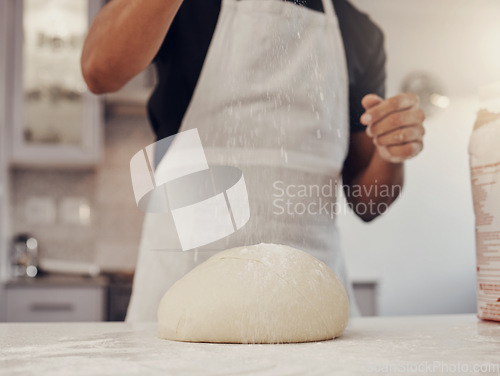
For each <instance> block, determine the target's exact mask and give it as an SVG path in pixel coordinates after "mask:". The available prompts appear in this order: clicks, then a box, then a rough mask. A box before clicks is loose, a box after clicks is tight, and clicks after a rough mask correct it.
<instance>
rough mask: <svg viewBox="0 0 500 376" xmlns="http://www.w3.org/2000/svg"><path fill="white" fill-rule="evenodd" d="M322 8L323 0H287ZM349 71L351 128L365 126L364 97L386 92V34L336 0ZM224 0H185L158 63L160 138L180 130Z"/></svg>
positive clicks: (154, 107) (154, 101)
mask: <svg viewBox="0 0 500 376" xmlns="http://www.w3.org/2000/svg"><path fill="white" fill-rule="evenodd" d="M286 1H293V2H296V3H298V4H299V5H303V6H307V7H308V8H311V9H313V10H316V11H319V12H323V6H322V3H321V0H286ZM332 1H333V5H334V7H335V11H336V13H337V18H338V20H339V26H340V31H341V34H342V39H343V41H344V49H345V54H346V59H347V67H348V73H349V103H350V119H351V132H357V131H363V130H364V129H365V127H364V126H362V125H361V124H360V122H359V118H360V116H361V115H362V114H363V112H364V109H363V107H362V106H361V99H362V98H363V96H365V95H366V94H369V93H375V94H378V95H380V96H381V97H384V95H385V77H386V75H385V61H386V55H385V51H384V35H383V33H382V31H381V30H380V29H379V28H378V27H377V26H376V25H375V24H374V23H373V22H372V21H371V20H370V19H369V18H368V16H367V15H366V14H364V13H361V12H360V11H359V10H357V9H356V8H355V7H354V6H353V5H352V4H350V3H349V2H348V1H347V0H332ZM220 7H221V0H184V2H183V4H182V5H181V7H180V9H179V11H178V13H177V15H176V17H175V19H174V21H173V22H172V25H171V27H170V29H169V31H168V33H167V36H166V37H165V40H164V41H163V44H162V46H161V47H160V50H159V51H158V54H157V55H156V57H155V59H154V63H155V66H156V69H157V73H158V84H157V86H156V88H155V90H154V92H153V94H152V96H151V98H150V100H149V103H148V113H149V118H150V122H151V125H152V127H153V130H154V132H155V133H156V136H157V138H158V139H162V138H165V137H168V136H170V135H173V134H175V133H177V131H178V130H179V127H180V125H181V122H182V118H183V117H184V114H185V112H186V109H187V107H188V105H189V102H190V101H191V97H192V95H193V92H194V89H195V86H196V83H197V81H198V78H199V76H200V72H201V69H202V66H203V62H204V61H205V56H206V54H207V51H208V47H209V45H210V41H211V40H212V36H213V33H214V31H215V25H216V23H217V19H218V17H219V11H220Z"/></svg>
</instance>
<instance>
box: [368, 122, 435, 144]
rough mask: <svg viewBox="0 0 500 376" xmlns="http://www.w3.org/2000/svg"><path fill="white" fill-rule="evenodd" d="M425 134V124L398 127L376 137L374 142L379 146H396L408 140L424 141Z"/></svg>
mask: <svg viewBox="0 0 500 376" xmlns="http://www.w3.org/2000/svg"><path fill="white" fill-rule="evenodd" d="M424 135H425V128H424V126H423V125H422V124H418V125H415V126H409V127H402V128H398V129H396V130H394V131H392V132H388V133H385V134H383V135H381V136H378V137H375V138H374V142H375V145H377V146H394V145H401V144H405V143H408V142H416V141H422V138H423V136H424Z"/></svg>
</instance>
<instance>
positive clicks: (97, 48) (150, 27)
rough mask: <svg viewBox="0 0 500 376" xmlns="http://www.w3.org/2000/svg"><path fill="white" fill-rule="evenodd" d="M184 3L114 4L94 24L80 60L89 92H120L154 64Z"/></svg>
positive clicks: (130, 0) (120, 0)
mask: <svg viewBox="0 0 500 376" xmlns="http://www.w3.org/2000/svg"><path fill="white" fill-rule="evenodd" d="M182 1H183V0H112V1H111V2H110V3H108V4H107V5H106V6H105V7H103V9H102V10H101V11H100V12H99V14H98V15H97V17H96V18H95V20H94V22H93V23H92V25H91V27H90V30H89V33H88V35H87V39H86V41H85V45H84V46H83V52H82V57H81V67H82V73H83V77H84V79H85V82H86V83H87V86H88V87H89V89H90V91H92V92H93V93H95V94H103V93H108V92H113V91H117V90H119V89H120V88H122V87H123V86H124V85H125V84H126V83H127V82H128V81H129V80H130V79H132V78H133V77H134V76H136V75H137V74H139V73H140V72H141V71H143V70H144V69H145V68H146V67H147V66H148V65H149V64H150V63H151V61H152V60H153V58H154V56H155V55H156V53H157V52H158V50H159V49H160V46H161V44H162V42H163V39H164V38H165V35H166V34H167V31H168V29H169V28H170V25H171V24H172V20H173V19H174V17H175V15H176V13H177V11H178V10H179V7H180V6H181V4H182Z"/></svg>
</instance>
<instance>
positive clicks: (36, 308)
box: [30, 303, 74, 312]
mask: <svg viewBox="0 0 500 376" xmlns="http://www.w3.org/2000/svg"><path fill="white" fill-rule="evenodd" d="M73 309H74V307H73V304H69V303H33V304H31V305H30V310H31V311H33V312H69V311H73Z"/></svg>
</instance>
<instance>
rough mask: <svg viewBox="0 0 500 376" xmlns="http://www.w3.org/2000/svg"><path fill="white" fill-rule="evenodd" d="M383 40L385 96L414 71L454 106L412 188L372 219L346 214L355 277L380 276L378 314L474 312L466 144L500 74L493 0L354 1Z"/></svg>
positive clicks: (434, 128)
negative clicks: (482, 95) (436, 84)
mask: <svg viewBox="0 0 500 376" xmlns="http://www.w3.org/2000/svg"><path fill="white" fill-rule="evenodd" d="M352 2H353V3H355V4H356V6H358V7H359V8H360V9H361V10H364V11H366V12H367V13H369V14H370V16H371V18H372V19H373V20H375V22H376V23H377V24H378V25H380V26H381V27H382V28H383V30H384V32H385V36H386V50H387V53H388V65H387V70H388V81H387V83H388V95H389V96H392V95H394V94H396V93H397V92H398V91H399V87H400V83H401V82H402V80H403V78H404V77H405V76H406V75H407V74H408V73H410V72H412V71H415V70H419V71H427V72H430V73H432V74H433V75H434V76H436V77H437V78H438V79H439V81H440V82H441V84H442V85H443V87H444V89H445V93H446V94H447V95H448V96H449V97H450V98H451V106H450V107H449V108H448V109H446V110H443V111H441V112H439V113H437V114H435V115H434V116H432V117H430V118H429V119H428V120H427V121H426V124H425V126H426V129H427V135H426V137H425V142H426V146H425V150H424V152H423V153H422V155H421V156H419V157H418V158H416V159H415V160H412V161H410V162H409V163H407V170H406V188H405V191H404V193H403V195H402V197H401V198H400V199H399V200H398V201H397V202H396V204H394V206H393V207H392V208H391V210H390V212H388V213H387V214H386V215H384V216H383V217H382V218H380V219H378V220H376V221H375V222H373V223H370V224H364V223H361V222H360V221H359V220H358V219H357V218H355V217H354V216H353V215H352V214H351V213H348V214H346V215H344V216H342V217H341V218H340V221H339V222H340V227H341V229H342V234H343V246H344V249H345V250H346V257H347V262H348V267H349V270H350V272H351V276H352V277H355V278H374V279H378V280H379V282H380V293H379V311H380V314H381V315H399V314H438V313H465V312H474V311H475V254H474V252H475V248H474V247H475V246H474V218H473V211H472V200H471V192H470V178H469V170H468V155H467V142H468V137H469V135H470V132H471V130H472V125H473V121H474V117H475V112H476V111H477V105H478V104H477V102H476V96H475V93H476V91H477V87H478V86H480V85H482V84H485V83H490V82H494V81H497V80H500V70H499V69H498V67H499V66H500V52H499V51H500V50H499V49H498V46H499V45H500V25H499V24H498V22H497V19H496V18H497V15H498V14H499V12H500V2H498V1H496V0H478V1H468V0H446V1H445V0H419V1H411V0H377V1H373V0H352Z"/></svg>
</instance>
